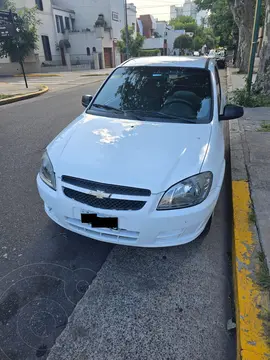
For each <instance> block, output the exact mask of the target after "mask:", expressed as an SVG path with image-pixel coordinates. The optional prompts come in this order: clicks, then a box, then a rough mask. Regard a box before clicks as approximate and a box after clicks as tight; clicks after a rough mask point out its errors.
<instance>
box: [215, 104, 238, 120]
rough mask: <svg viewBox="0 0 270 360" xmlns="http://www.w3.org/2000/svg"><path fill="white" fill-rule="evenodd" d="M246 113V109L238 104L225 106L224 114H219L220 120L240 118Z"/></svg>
mask: <svg viewBox="0 0 270 360" xmlns="http://www.w3.org/2000/svg"><path fill="white" fill-rule="evenodd" d="M243 115H244V109H243V108H242V106H237V105H226V106H225V107H224V112H223V114H222V115H219V120H232V119H238V118H240V117H242V116H243Z"/></svg>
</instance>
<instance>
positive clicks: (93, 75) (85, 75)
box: [80, 73, 110, 77]
mask: <svg viewBox="0 0 270 360" xmlns="http://www.w3.org/2000/svg"><path fill="white" fill-rule="evenodd" d="M109 75H110V73H106V74H84V75H80V77H87V76H92V77H95V76H109Z"/></svg>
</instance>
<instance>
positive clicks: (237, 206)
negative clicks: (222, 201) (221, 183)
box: [232, 180, 270, 360]
mask: <svg viewBox="0 0 270 360" xmlns="http://www.w3.org/2000/svg"><path fill="white" fill-rule="evenodd" d="M232 197H233V221H234V242H233V260H234V261H233V266H234V286H235V305H236V323H237V359H238V360H240V359H241V360H267V359H268V360H269V359H270V350H269V347H268V346H267V344H266V340H265V337H264V336H262V334H263V321H262V320H261V319H260V318H259V317H258V315H259V314H260V312H261V309H260V308H261V307H263V306H264V301H265V297H264V294H263V292H262V291H260V289H259V287H258V286H257V284H256V283H255V280H254V271H255V266H254V264H255V261H254V256H255V255H256V253H257V251H258V246H259V241H258V239H257V238H256V236H255V234H253V232H252V229H251V225H250V223H249V212H250V204H251V198H250V192H249V185H248V182H246V181H244V180H239V181H233V182H232Z"/></svg>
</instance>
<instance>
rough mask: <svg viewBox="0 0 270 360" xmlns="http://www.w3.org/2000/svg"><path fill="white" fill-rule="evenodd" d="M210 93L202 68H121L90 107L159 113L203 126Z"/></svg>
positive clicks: (209, 110) (207, 76) (208, 113)
mask: <svg viewBox="0 0 270 360" xmlns="http://www.w3.org/2000/svg"><path fill="white" fill-rule="evenodd" d="M211 94H212V92H211V81H210V72H209V71H208V70H205V69H199V68H184V67H183V68H181V67H179V68H178V67H165V66H161V67H155V66H143V67H139V66H138V67H121V68H118V69H117V70H116V71H115V72H114V73H113V74H112V76H111V77H110V78H109V79H108V81H107V82H106V84H105V85H104V87H103V88H102V89H101V91H100V93H99V94H98V96H97V98H96V99H95V101H94V104H99V105H100V104H102V105H107V106H110V107H113V108H114V109H118V110H121V111H124V112H125V111H126V112H128V111H133V112H134V111H140V113H143V112H144V113H145V114H147V112H148V113H149V112H152V113H153V112H159V113H164V114H167V115H170V116H179V117H182V118H187V119H194V120H195V121H196V122H198V123H199V122H204V123H205V122H210V121H211V114H212V95H211ZM94 104H93V105H94ZM93 105H92V106H93ZM89 110H90V111H91V110H92V107H91V108H90V109H89Z"/></svg>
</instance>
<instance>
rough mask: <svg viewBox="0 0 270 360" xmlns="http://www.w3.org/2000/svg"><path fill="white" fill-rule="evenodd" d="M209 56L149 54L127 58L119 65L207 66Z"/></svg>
mask: <svg viewBox="0 0 270 360" xmlns="http://www.w3.org/2000/svg"><path fill="white" fill-rule="evenodd" d="M208 62H209V58H207V57H203V56H202V57H193V56H149V57H141V58H134V59H129V60H127V61H126V62H124V63H123V64H122V65H120V66H172V67H173V66H175V67H179V66H181V67H189V68H201V69H204V68H208Z"/></svg>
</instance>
